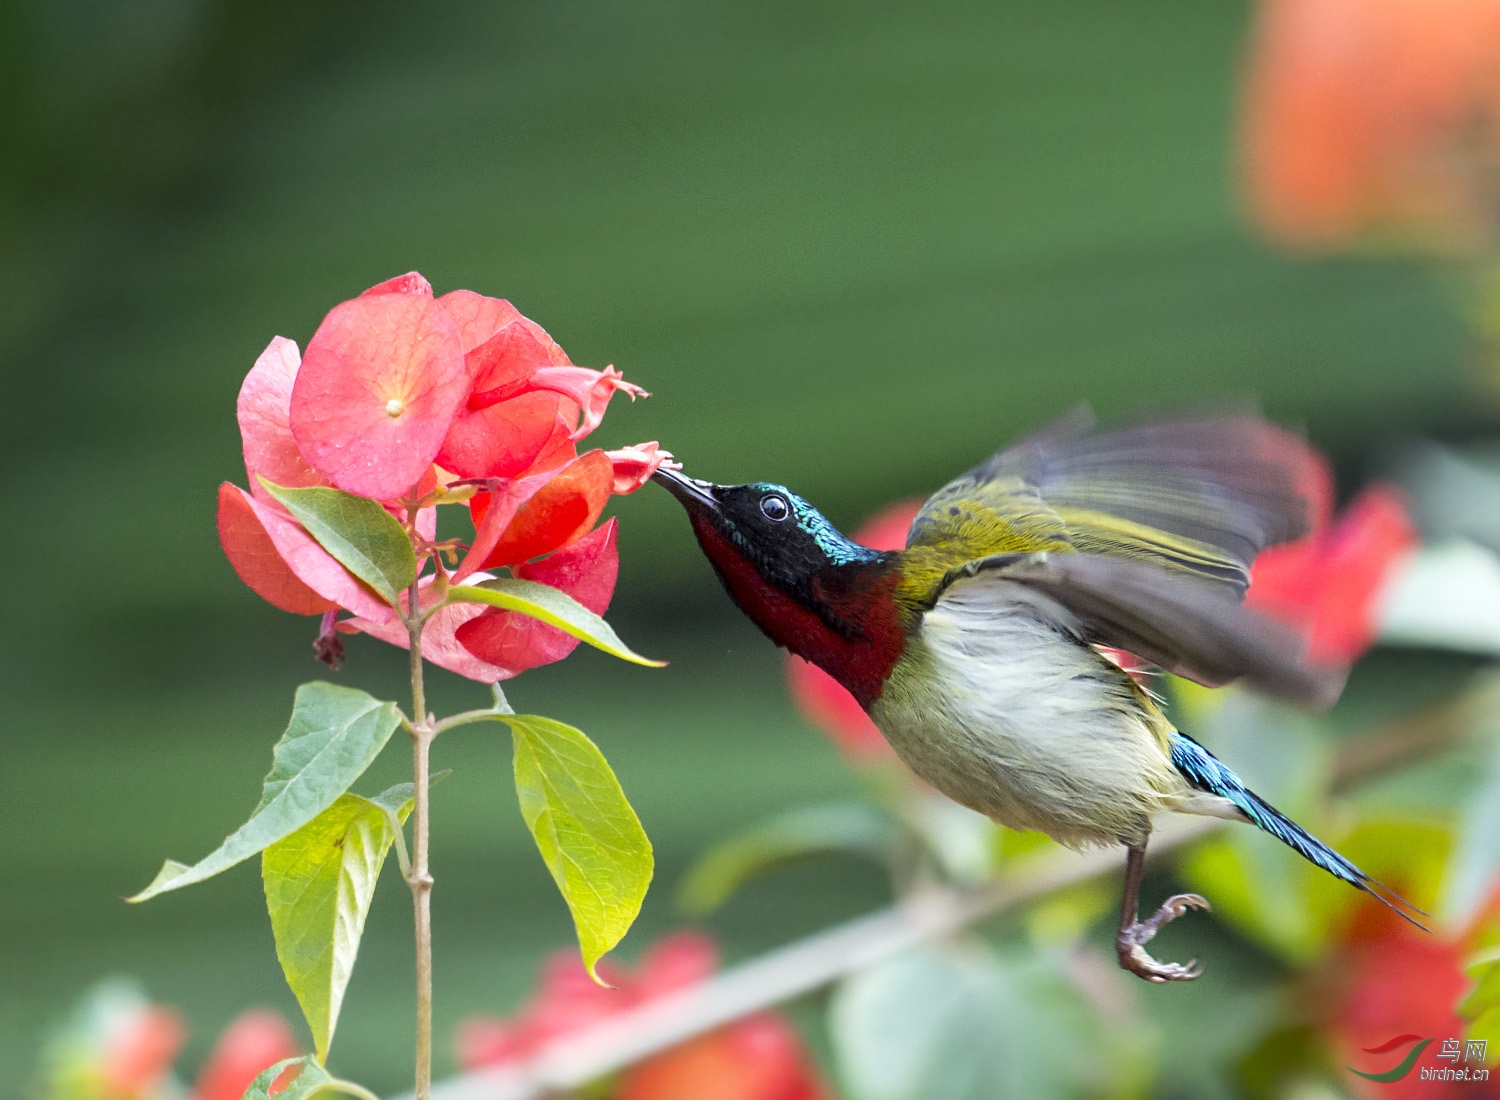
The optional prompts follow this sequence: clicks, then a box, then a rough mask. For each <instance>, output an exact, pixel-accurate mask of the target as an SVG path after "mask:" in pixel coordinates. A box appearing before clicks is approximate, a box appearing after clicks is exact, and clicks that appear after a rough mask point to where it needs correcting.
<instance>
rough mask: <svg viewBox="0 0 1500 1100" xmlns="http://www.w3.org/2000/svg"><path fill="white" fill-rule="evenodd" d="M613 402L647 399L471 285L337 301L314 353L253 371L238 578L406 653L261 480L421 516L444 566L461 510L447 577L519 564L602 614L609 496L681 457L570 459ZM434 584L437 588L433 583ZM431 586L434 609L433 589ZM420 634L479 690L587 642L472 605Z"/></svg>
mask: <svg viewBox="0 0 1500 1100" xmlns="http://www.w3.org/2000/svg"><path fill="white" fill-rule="evenodd" d="M616 392H624V393H626V394H628V395H629V396H631V397H632V398H633V397H636V396H643V395H644V391H643V390H641V389H640V388H639V387H637V386H633V385H631V384H630V383H628V382H626V381H625V380H624V379H623V378H622V377H621V376H620V374H619V372H618V371H616V370H615V369H614V368H613V367H609V368H606V369H605V370H602V371H596V370H590V369H588V368H585V367H576V366H574V365H572V363H570V362H569V360H568V357H567V355H566V354H565V353H564V352H563V350H562V348H560V347H559V346H558V345H557V343H556V342H555V341H554V340H553V339H552V338H551V337H550V336H548V335H547V333H546V331H545V330H544V329H543V328H542V327H541V326H540V325H538V324H536V323H535V322H534V321H531V320H529V319H527V318H526V317H523V316H522V315H521V314H520V313H519V312H518V311H517V310H516V308H515V307H514V306H512V305H511V304H510V303H509V302H507V301H504V300H503V299H499V298H488V297H485V296H484V295H482V294H476V293H474V292H473V291H468V290H456V291H453V292H451V293H449V294H445V295H443V296H442V297H441V298H434V297H433V294H432V287H431V286H430V285H429V284H428V282H427V280H426V279H424V278H422V277H421V276H420V275H418V274H416V273H415V272H413V273H410V274H407V275H403V276H399V277H397V278H395V279H391V280H388V281H387V282H384V283H381V284H380V285H378V286H375V287H372V288H370V289H369V290H367V291H365V293H363V294H362V295H360V296H359V297H358V298H355V299H352V300H350V301H347V302H343V303H341V304H340V305H338V306H335V307H334V309H333V310H332V311H330V312H329V314H328V316H327V317H326V318H324V320H323V323H322V324H321V325H319V327H318V330H317V332H316V333H314V335H313V338H312V340H311V341H309V343H308V346H307V354H306V355H305V356H303V357H301V358H300V359H299V356H298V353H297V346H296V344H294V343H293V342H292V341H290V340H286V339H284V338H282V337H279V336H278V337H276V338H275V339H274V340H272V341H271V343H270V345H269V346H268V347H267V348H266V350H265V351H264V352H263V353H262V354H261V356H260V358H259V359H257V360H256V363H255V365H254V367H253V368H252V369H251V371H250V373H249V374H248V375H247V376H246V378H245V382H244V385H243V386H242V387H241V390H240V395H239V403H238V418H239V425H240V434H241V437H242V441H243V445H244V456H245V471H246V473H247V475H248V476H249V480H250V491H249V492H246V491H245V490H243V489H240V488H238V487H236V486H234V485H231V484H228V483H225V484H224V485H223V486H221V487H220V490H219V538H220V542H221V543H222V544H223V547H224V552H225V554H226V555H227V556H228V558H229V561H230V564H231V565H233V566H234V569H235V571H236V572H237V573H238V574H239V576H240V578H241V579H242V580H244V582H245V583H246V584H247V585H249V586H250V587H251V588H252V589H253V590H254V591H255V592H256V593H258V594H259V595H260V596H262V597H263V598H264V599H266V600H267V601H269V602H270V603H272V604H274V605H275V606H277V607H279V608H281V609H282V610H285V611H291V612H294V613H297V614H304V615H314V614H327V613H330V612H336V611H338V610H340V609H342V610H344V611H347V612H349V613H350V614H351V615H352V616H353V618H350V619H344V620H342V621H341V622H339V623H338V624H337V628H338V630H340V631H341V632H343V633H353V632H360V631H362V632H365V633H369V634H373V635H375V636H376V637H379V638H381V639H383V640H385V641H389V642H392V643H393V644H397V645H405V644H407V639H406V631H405V629H404V627H403V626H402V624H401V623H400V621H399V619H398V618H397V617H396V616H395V615H394V614H393V609H392V608H391V607H390V606H389V605H388V604H386V602H385V601H384V600H382V599H381V598H380V597H378V596H377V595H376V594H375V593H374V592H373V591H372V590H371V589H370V588H368V587H367V586H366V585H365V584H363V583H362V582H361V581H359V580H358V579H357V578H355V577H354V575H353V574H351V573H350V572H349V571H348V570H347V569H345V568H344V566H343V565H341V564H340V563H339V562H338V561H337V560H336V559H335V558H334V557H333V556H332V555H331V554H329V553H328V552H327V551H326V550H324V549H323V547H322V546H321V545H319V543H318V542H317V540H316V539H314V538H313V537H312V536H311V535H310V534H309V533H308V532H307V531H306V530H305V529H304V528H303V527H302V525H301V524H300V523H298V521H297V520H296V519H295V518H293V517H292V515H291V514H290V513H289V512H287V511H286V510H285V509H284V508H283V507H282V506H281V504H280V503H279V502H277V501H276V500H275V499H274V498H273V497H272V496H271V494H270V493H268V492H267V491H266V490H265V488H264V486H263V485H262V484H261V482H260V478H261V477H264V478H265V479H266V481H269V482H271V483H272V484H274V485H280V486H283V487H288V488H308V487H314V486H324V487H328V486H331V487H333V488H337V489H341V490H343V491H345V492H349V493H353V494H355V495H359V496H365V497H368V498H371V499H374V500H377V501H380V502H381V503H383V504H384V505H385V506H386V507H387V508H388V509H389V510H390V511H391V512H392V513H393V514H395V515H396V516H397V517H398V518H400V519H405V518H406V517H407V509H408V508H410V507H411V506H412V505H413V504H414V505H415V506H416V508H417V514H416V519H415V534H416V535H417V536H418V537H419V538H420V539H421V540H424V545H425V546H427V547H428V548H429V551H430V552H434V553H435V552H437V551H439V550H440V549H442V547H440V546H438V545H435V544H434V540H435V539H436V537H437V534H436V532H437V507H438V506H439V505H442V504H450V503H451V504H459V503H461V504H464V505H466V506H467V507H468V508H469V510H470V515H471V518H472V520H473V522H474V526H475V536H474V542H473V545H472V547H471V548H470V549H469V552H468V553H467V554H466V555H465V556H464V557H463V559H462V560H461V561H459V562H458V563H457V566H456V571H455V572H454V574H453V578H452V579H453V580H455V581H462V580H465V579H467V578H470V577H472V576H475V575H476V574H479V573H480V571H481V570H493V569H497V568H501V567H510V568H512V570H513V571H514V572H515V573H516V575H517V576H521V577H524V578H527V579H531V580H536V581H540V582H542V583H546V584H552V585H554V586H556V587H560V588H562V589H563V590H564V591H566V592H568V593H569V594H570V595H573V596H574V597H575V598H576V599H578V600H579V602H581V603H583V604H584V605H585V606H587V607H589V609H590V610H593V611H595V612H596V613H598V612H601V611H602V610H603V609H604V608H605V607H606V606H607V605H608V603H609V599H610V596H611V595H612V594H613V591H614V583H615V577H616V575H617V573H618V571H619V558H618V553H617V550H616V541H615V534H614V528H613V526H612V525H611V526H609V527H608V528H601V529H600V531H595V525H596V524H597V523H598V522H599V518H600V513H601V512H602V511H603V509H604V506H605V504H606V503H607V502H608V500H609V497H610V495H611V494H618V493H630V492H634V491H635V490H636V489H639V488H640V487H641V486H642V485H644V484H645V483H646V481H647V480H648V479H649V478H650V476H651V474H652V473H654V472H655V471H656V469H657V468H658V467H659V466H661V464H662V463H663V462H664V461H667V460H669V459H670V457H671V456H670V455H669V454H667V453H666V452H665V451H662V450H661V449H660V448H659V447H658V446H657V444H655V443H654V442H653V443H642V444H640V445H638V446H635V447H629V448H625V449H623V450H619V451H610V452H606V451H600V450H595V451H589V452H587V453H585V454H582V455H580V454H579V453H578V451H577V448H576V444H577V442H578V441H579V440H580V439H582V438H583V437H584V436H586V435H587V434H588V433H589V432H591V431H593V430H594V429H595V428H596V427H598V425H599V423H600V421H601V420H602V418H603V416H604V412H605V409H606V408H607V407H608V405H609V401H610V398H611V397H612V396H613V395H614V394H615V393H616ZM591 532H593V534H591ZM600 532H603V533H600ZM445 545H446V544H445ZM557 554H562V555H563V556H562V557H560V558H558V559H557V560H552V559H551V558H548V557H547V556H548V555H557ZM537 559H544V560H541V561H538V560H537ZM477 579H480V580H482V579H485V578H484V576H482V575H481V576H479V577H478V578H477ZM424 584H425V585H427V586H428V588H429V589H430V590H431V584H432V580H431V578H430V577H429V578H426V579H425V580H424ZM432 591H433V600H434V602H438V600H439V599H440V598H441V597H440V595H439V593H440V592H441V588H438V589H436V590H432ZM406 598H407V597H406V596H405V595H403V600H405V599H406ZM427 636H428V639H429V641H430V642H431V645H430V646H424V649H427V650H428V653H427V655H428V656H429V657H430V658H431V659H432V660H433V662H434V663H436V664H439V665H441V666H443V667H445V668H448V669H451V670H452V671H454V672H457V673H459V674H460V675H464V676H468V677H470V678H472V679H477V680H483V681H487V682H488V681H494V680H498V679H504V678H506V677H508V676H514V675H515V674H517V673H518V672H521V671H523V670H524V669H527V668H533V667H535V666H537V665H540V664H545V663H547V662H549V661H555V660H559V659H560V658H561V657H563V656H566V655H567V654H568V653H570V652H571V651H572V649H573V647H574V646H576V645H577V642H576V640H574V639H572V638H568V637H567V636H566V635H564V634H563V633H562V632H560V631H558V630H556V629H555V628H552V627H549V626H546V625H544V624H542V623H539V622H536V621H534V620H530V619H527V620H526V621H525V622H524V623H522V622H520V621H518V617H517V616H515V615H514V614H513V613H510V612H505V611H500V610H497V609H494V608H485V607H482V606H478V605H475V606H472V607H464V608H455V607H447V608H444V609H443V610H442V611H440V612H439V613H438V614H437V615H436V616H435V617H434V620H433V621H432V623H431V624H430V626H429V633H428V635H427ZM329 652H333V650H332V649H330V650H329Z"/></svg>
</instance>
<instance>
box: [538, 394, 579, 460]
mask: <svg viewBox="0 0 1500 1100" xmlns="http://www.w3.org/2000/svg"><path fill="white" fill-rule="evenodd" d="M561 404H562V405H563V406H564V407H563V408H562V409H560V410H559V412H558V414H557V421H556V422H555V423H554V424H553V425H552V435H551V437H550V438H548V440H547V445H546V446H545V447H543V448H542V453H541V454H539V455H537V456H536V460H535V461H534V462H532V464H531V473H534V474H537V473H541V472H542V471H544V470H555V469H557V468H558V467H559V466H562V465H564V464H566V463H569V462H572V461H573V460H574V459H575V458H577V457H578V448H577V447H576V446H574V444H573V424H574V422H575V421H576V420H577V418H578V414H577V413H576V412H573V411H572V410H571V409H569V408H567V406H568V405H569V402H568V401H566V400H564V401H562V402H561ZM570 414H571V415H570Z"/></svg>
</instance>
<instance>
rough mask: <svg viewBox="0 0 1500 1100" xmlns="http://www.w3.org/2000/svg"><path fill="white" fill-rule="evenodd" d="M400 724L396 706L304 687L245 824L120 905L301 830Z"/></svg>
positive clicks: (328, 687) (201, 875) (323, 686)
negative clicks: (198, 857) (192, 861)
mask: <svg viewBox="0 0 1500 1100" xmlns="http://www.w3.org/2000/svg"><path fill="white" fill-rule="evenodd" d="M400 722H401V718H400V716H399V715H398V714H397V713H396V704H394V703H382V702H381V701H380V700H379V699H376V698H375V697H374V696H372V695H367V694H365V693H364V692H363V691H356V690H354V689H353V688H346V687H339V686H338V685H336V684H328V683H323V682H322V681H314V682H313V683H310V684H303V685H302V686H301V687H300V688H298V689H297V697H296V700H295V702H294V703H293V705H292V720H291V723H290V724H289V725H288V726H287V728H286V732H285V733H284V734H282V735H281V740H280V741H278V742H277V743H276V748H275V750H274V751H273V752H272V754H271V772H270V774H269V775H267V776H266V780H265V785H264V786H263V787H262V788H261V796H260V805H258V806H256V807H255V812H254V813H252V814H251V815H250V820H249V821H247V822H245V824H243V825H241V826H240V827H239V828H238V829H237V830H235V832H233V833H231V834H230V835H229V837H227V838H226V839H225V841H224V843H223V844H221V845H219V847H218V848H216V849H215V850H214V851H213V852H212V853H210V854H209V855H208V856H205V857H204V858H203V859H202V860H200V861H199V862H198V863H196V864H194V865H193V866H191V867H189V866H187V865H186V864H183V863H178V862H176V861H175V860H168V861H167V862H166V863H165V864H164V865H163V866H162V869H161V870H160V871H159V872H158V873H157V876H156V878H155V879H154V880H153V881H152V883H151V885H150V886H148V887H146V889H144V890H142V891H141V892H140V893H139V894H137V895H135V897H133V898H127V899H126V900H127V901H132V902H138V901H145V900H146V899H147V898H153V897H155V896H156V895H157V894H161V893H165V892H166V891H168V890H176V889H179V888H180V887H183V886H188V885H191V884H192V883H195V882H202V881H203V880H204V879H206V878H210V877H211V876H213V875H217V874H218V873H219V872H220V871H225V870H228V869H229V868H230V867H233V866H234V865H235V864H236V863H239V862H240V861H242V860H245V859H249V858H250V857H251V856H253V855H255V854H256V853H257V852H259V851H261V850H262V849H264V848H265V847H267V846H268V845H271V844H275V843H276V842H277V841H278V840H280V839H281V838H282V837H284V836H286V835H288V834H289V833H292V832H295V831H296V830H298V829H300V828H302V826H304V825H306V824H307V823H308V822H309V821H311V820H312V819H313V818H315V817H317V816H318V815H319V814H320V813H322V812H323V811H324V810H326V809H327V808H328V807H329V806H331V805H333V803H334V801H335V800H336V799H337V798H338V797H339V795H341V794H343V793H344V792H345V791H347V790H348V789H349V787H350V785H351V784H352V783H353V782H354V781H355V780H356V779H358V778H359V777H360V776H361V775H363V774H364V770H365V769H366V768H368V767H369V766H370V763H371V762H372V761H373V760H374V759H375V757H376V755H377V754H379V752H380V750H381V749H382V748H384V747H385V743H386V742H387V741H389V740H390V737H391V734H392V733H394V732H395V729H396V727H397V726H398V725H400Z"/></svg>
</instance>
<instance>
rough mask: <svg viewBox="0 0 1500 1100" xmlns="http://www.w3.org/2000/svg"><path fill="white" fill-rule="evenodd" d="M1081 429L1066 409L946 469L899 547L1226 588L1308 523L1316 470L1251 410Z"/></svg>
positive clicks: (1085, 421) (1318, 478) (1304, 450)
mask: <svg viewBox="0 0 1500 1100" xmlns="http://www.w3.org/2000/svg"><path fill="white" fill-rule="evenodd" d="M1092 428H1093V425H1092V418H1091V417H1090V416H1089V415H1088V414H1087V412H1086V411H1084V412H1081V413H1075V414H1074V415H1072V416H1069V417H1067V418H1065V419H1064V420H1062V421H1060V422H1058V423H1057V424H1054V425H1052V426H1051V427H1049V428H1047V429H1044V430H1043V431H1041V432H1038V433H1037V434H1035V435H1033V436H1030V437H1028V438H1027V439H1024V440H1022V441H1021V442H1019V443H1017V444H1015V445H1013V446H1011V447H1008V448H1007V449H1005V450H1003V451H1001V452H1000V453H999V454H997V455H995V456H994V457H993V458H991V459H990V460H989V461H988V462H985V463H983V464H982V465H980V466H977V467H975V468H974V469H972V470H970V471H969V472H968V473H966V474H964V475H962V476H961V477H958V478H956V479H955V480H953V481H952V482H950V483H949V484H947V485H945V486H944V487H943V488H942V489H940V490H938V492H937V493H935V494H934V495H933V496H932V498H931V499H930V500H928V501H927V503H926V504H925V505H923V507H922V510H921V512H920V513H919V514H918V516H917V518H916V520H915V521H914V522H913V523H912V527H911V532H910V534H909V536H908V539H907V545H908V546H909V547H927V548H930V549H932V550H934V551H941V553H942V556H943V557H945V558H947V559H949V560H950V561H965V560H974V559H978V558H982V557H987V556H989V555H993V554H1003V553H1012V552H1035V551H1049V550H1050V551H1061V550H1065V549H1073V550H1077V551H1080V552H1082V553H1086V554H1094V555H1101V556H1104V557H1107V558H1122V559H1127V560H1131V561H1138V562H1146V563H1151V564H1154V565H1157V566H1159V567H1161V568H1163V569H1165V570H1167V571H1168V572H1170V573H1177V574H1186V575H1189V576H1192V577H1195V578H1197V579H1198V580H1199V581H1201V582H1204V583H1206V584H1208V585H1211V586H1214V587H1217V588H1221V589H1224V590H1226V591H1228V592H1230V593H1232V594H1233V595H1234V596H1235V597H1238V596H1241V595H1243V594H1244V591H1245V588H1246V586H1247V585H1248V584H1249V578H1250V562H1251V561H1252V560H1254V558H1255V555H1256V554H1257V553H1259V552H1260V551H1261V550H1262V549H1264V548H1265V547H1267V546H1271V545H1273V544H1275V543H1278V542H1285V541H1287V540H1289V539H1294V538H1297V537H1299V536H1300V535H1302V534H1304V533H1305V532H1306V531H1307V530H1308V528H1309V527H1310V525H1311V520H1312V511H1313V506H1312V504H1311V502H1310V499H1309V494H1310V492H1311V491H1312V489H1313V488H1314V487H1315V486H1318V485H1319V484H1320V483H1323V482H1324V481H1325V480H1326V477H1327V474H1326V472H1325V470H1324V467H1323V464H1322V460H1321V459H1320V458H1319V457H1318V456H1317V454H1316V453H1315V452H1314V451H1312V450H1311V449H1310V448H1309V447H1308V446H1307V445H1306V444H1305V443H1304V442H1303V441H1302V440H1300V439H1298V438H1297V437H1296V436H1294V435H1292V434H1290V433H1289V432H1286V431H1283V430H1282V429H1280V428H1277V427H1275V426H1274V425H1272V424H1269V423H1267V422H1266V421H1264V420H1261V419H1259V418H1257V417H1253V416H1224V417H1214V418H1205V419H1199V420H1178V421H1165V422H1160V423H1147V424H1138V425H1132V426H1127V427H1123V428H1114V429H1111V430H1106V431H1094V430H1092Z"/></svg>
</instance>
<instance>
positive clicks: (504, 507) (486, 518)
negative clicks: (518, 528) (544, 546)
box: [453, 473, 553, 582]
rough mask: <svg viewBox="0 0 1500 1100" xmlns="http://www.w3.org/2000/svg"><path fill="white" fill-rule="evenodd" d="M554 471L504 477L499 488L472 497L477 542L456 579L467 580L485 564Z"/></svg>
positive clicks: (459, 565)
mask: <svg viewBox="0 0 1500 1100" xmlns="http://www.w3.org/2000/svg"><path fill="white" fill-rule="evenodd" d="M552 476H553V475H552V474H550V473H544V474H535V475H532V476H531V477H522V478H513V479H511V480H509V481H505V480H502V481H500V482H499V484H498V486H497V487H496V488H495V489H492V490H491V491H490V492H487V493H476V494H475V495H474V496H473V497H471V498H470V499H469V518H470V519H472V520H473V521H474V542H473V544H472V545H471V546H470V547H469V552H468V553H467V554H465V555H464V560H463V561H461V562H459V563H458V571H457V572H455V573H454V574H453V580H454V581H455V582H459V581H462V580H464V578H466V577H467V576H468V575H469V574H470V573H473V572H475V571H476V570H478V569H480V568H482V567H483V564H484V561H485V559H486V558H488V557H489V555H490V553H491V552H492V551H493V550H494V549H495V547H496V545H498V544H499V542H500V540H501V539H502V538H504V537H505V532H506V530H507V528H509V527H510V525H511V521H512V520H514V519H515V518H516V514H517V513H518V512H519V511H520V510H521V506H522V505H523V504H525V503H526V502H527V501H528V500H530V499H531V498H532V497H533V496H534V495H535V494H537V493H538V492H540V491H541V489H542V487H543V486H544V485H546V484H547V482H548V481H549V480H551V478H552Z"/></svg>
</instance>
